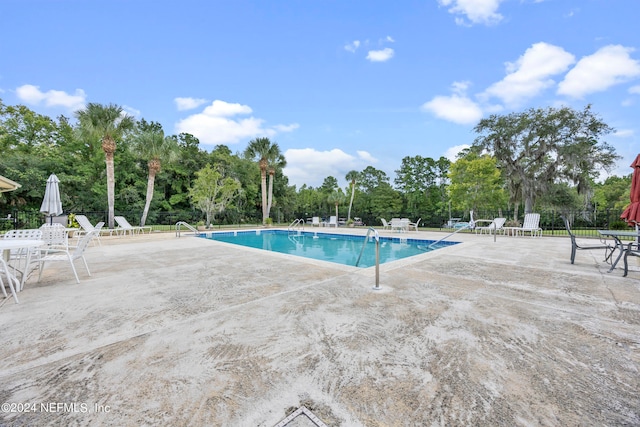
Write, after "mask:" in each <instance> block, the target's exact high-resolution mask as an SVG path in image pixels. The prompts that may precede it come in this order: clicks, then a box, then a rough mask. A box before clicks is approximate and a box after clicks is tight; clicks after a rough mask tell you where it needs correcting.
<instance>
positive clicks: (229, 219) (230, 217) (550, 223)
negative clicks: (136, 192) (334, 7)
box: [0, 209, 629, 237]
mask: <svg viewBox="0 0 640 427" xmlns="http://www.w3.org/2000/svg"><path fill="white" fill-rule="evenodd" d="M536 212H539V213H540V227H541V228H542V229H543V230H544V231H545V234H550V235H554V234H560V235H562V234H566V233H564V230H565V227H564V222H563V221H562V217H561V215H562V214H563V213H565V214H567V215H568V216H569V217H570V219H571V222H572V229H573V230H576V231H578V230H579V231H581V233H580V234H581V235H584V236H593V237H597V236H598V232H597V230H599V229H620V230H624V229H628V228H629V227H628V226H627V224H626V223H625V222H624V221H623V220H621V219H620V214H622V211H620V210H614V209H606V210H596V211H574V212H561V211H558V210H540V211H536ZM74 214H82V215H86V216H87V218H89V220H90V221H91V222H92V223H94V224H95V223H97V222H100V221H104V222H105V223H107V220H108V213H107V212H106V211H96V212H74ZM67 215H69V216H71V214H70V213H67ZM116 215H122V216H124V217H125V218H127V219H128V220H129V222H130V223H131V224H134V225H138V224H139V223H140V217H141V215H142V212H140V211H127V212H116ZM393 216H394V217H399V218H402V217H409V218H410V219H411V220H412V221H416V220H417V219H418V218H417V217H415V218H414V216H415V215H411V216H409V215H407V214H403V213H398V214H397V215H393ZM452 216H453V217H456V218H460V219H461V220H462V221H468V220H469V213H468V212H466V213H459V215H456V214H455V213H452ZM497 217H504V218H507V220H512V219H513V212H508V211H504V210H503V211H500V212H489V211H487V212H474V219H476V220H478V219H493V218H497ZM523 217H524V213H523V212H521V213H520V214H519V215H518V219H519V221H520V223H522V219H523ZM294 219H295V218H280V219H277V218H274V220H276V221H277V222H280V223H288V222H291V221H292V220H294ZM385 219H387V220H390V219H391V218H385ZM449 219H450V218H449V217H448V216H447V217H444V216H431V217H422V220H421V222H420V227H421V228H422V227H424V228H432V229H433V228H435V229H444V228H446V225H447V223H448V221H449ZM202 220H203V216H202V212H200V211H197V210H193V211H180V212H149V214H148V216H147V221H146V225H152V226H154V228H155V229H164V230H172V229H173V227H175V224H176V223H177V222H178V221H185V222H187V223H189V224H192V225H196V224H197V223H198V222H200V221H202ZM362 220H363V222H364V223H365V224H366V225H368V226H380V225H382V222H381V221H380V218H374V217H370V218H369V217H367V216H363V217H362ZM45 221H47V217H45V216H44V215H43V214H42V213H40V212H38V211H21V210H17V209H13V210H4V211H3V210H0V232H2V231H6V230H10V229H23V228H38V227H40V225H42V224H43V223H44V222H45ZM261 223H262V221H261V218H259V217H257V216H256V217H251V218H246V217H243V216H241V215H239V214H237V213H234V212H230V213H227V214H226V215H224V216H221V217H219V218H217V220H216V222H215V223H214V227H222V226H230V225H235V226H239V227H242V226H256V225H259V224H261Z"/></svg>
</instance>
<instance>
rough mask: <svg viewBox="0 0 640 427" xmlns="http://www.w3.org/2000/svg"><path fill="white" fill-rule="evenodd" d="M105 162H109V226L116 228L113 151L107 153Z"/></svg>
mask: <svg viewBox="0 0 640 427" xmlns="http://www.w3.org/2000/svg"><path fill="white" fill-rule="evenodd" d="M105 163H106V164H107V204H108V206H109V216H108V218H109V219H108V221H109V228H110V229H113V228H114V219H113V218H114V216H115V208H114V206H115V187H116V180H115V170H114V166H113V165H114V162H113V153H105Z"/></svg>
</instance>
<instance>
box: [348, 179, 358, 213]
mask: <svg viewBox="0 0 640 427" xmlns="http://www.w3.org/2000/svg"><path fill="white" fill-rule="evenodd" d="M355 195H356V183H355V182H352V183H351V200H350V201H349V212H348V214H347V221H348V220H350V219H351V206H353V196H355Z"/></svg>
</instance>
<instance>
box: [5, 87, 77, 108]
mask: <svg viewBox="0 0 640 427" xmlns="http://www.w3.org/2000/svg"><path fill="white" fill-rule="evenodd" d="M16 95H17V96H18V99H20V100H21V101H23V102H25V103H27V104H32V105H38V104H40V103H41V102H44V104H45V105H46V106H47V107H65V108H67V109H69V110H71V111H75V110H78V109H81V108H83V107H84V104H85V100H86V98H87V95H86V94H85V93H84V91H83V90H82V89H76V91H75V94H73V95H69V94H68V93H66V92H63V91H61V90H49V91H47V92H42V91H41V90H40V88H39V87H38V86H34V85H23V86H20V87H18V88H16Z"/></svg>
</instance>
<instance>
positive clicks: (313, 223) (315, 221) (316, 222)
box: [311, 216, 320, 227]
mask: <svg viewBox="0 0 640 427" xmlns="http://www.w3.org/2000/svg"><path fill="white" fill-rule="evenodd" d="M311 226H312V227H320V217H319V216H314V217H313V218H312V219H311Z"/></svg>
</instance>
